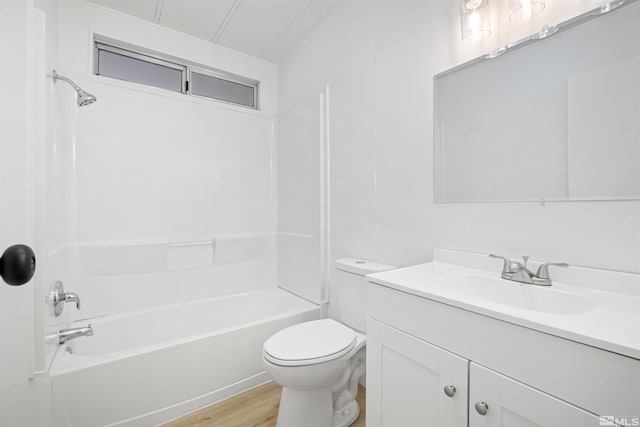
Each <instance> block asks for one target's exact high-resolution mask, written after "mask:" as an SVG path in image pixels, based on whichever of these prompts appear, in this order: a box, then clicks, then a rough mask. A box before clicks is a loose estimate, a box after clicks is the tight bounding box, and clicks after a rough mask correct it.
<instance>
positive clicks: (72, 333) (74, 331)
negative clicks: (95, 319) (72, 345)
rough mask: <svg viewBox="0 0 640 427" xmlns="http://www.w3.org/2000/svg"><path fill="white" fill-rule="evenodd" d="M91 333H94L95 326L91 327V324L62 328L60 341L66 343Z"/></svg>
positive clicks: (59, 334) (59, 333)
mask: <svg viewBox="0 0 640 427" xmlns="http://www.w3.org/2000/svg"><path fill="white" fill-rule="evenodd" d="M91 335H93V328H91V325H89V326H83V327H81V328H69V329H61V330H60V331H59V332H58V342H59V343H60V344H64V343H66V342H67V341H69V340H72V339H74V338H78V337H90V336H91Z"/></svg>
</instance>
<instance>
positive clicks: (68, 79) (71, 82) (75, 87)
mask: <svg viewBox="0 0 640 427" xmlns="http://www.w3.org/2000/svg"><path fill="white" fill-rule="evenodd" d="M51 76H52V77H53V82H54V83H56V81H57V80H62V81H65V82H67V83H69V84H70V85H71V86H72V87H73V88H74V89H75V91H76V92H78V91H80V90H82V89H81V88H80V86H78V85H77V84H75V83H74V82H73V80H71V79H70V78H67V77H65V76H61V75H60V74H58V73H56V70H53V74H52V75H51Z"/></svg>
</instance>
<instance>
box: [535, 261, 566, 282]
mask: <svg viewBox="0 0 640 427" xmlns="http://www.w3.org/2000/svg"><path fill="white" fill-rule="evenodd" d="M550 266H555V267H569V264H567V263H566V262H547V263H545V264H542V265H541V266H540V267H538V271H537V272H536V278H538V279H549V267H550Z"/></svg>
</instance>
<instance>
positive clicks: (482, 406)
mask: <svg viewBox="0 0 640 427" xmlns="http://www.w3.org/2000/svg"><path fill="white" fill-rule="evenodd" d="M476 411H478V413H479V414H480V415H487V411H489V405H487V402H478V403H476Z"/></svg>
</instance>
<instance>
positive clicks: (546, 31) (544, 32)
mask: <svg viewBox="0 0 640 427" xmlns="http://www.w3.org/2000/svg"><path fill="white" fill-rule="evenodd" d="M556 31H558V26H557V25H552V26H549V25H545V26H544V27H542V29H541V30H540V31H538V32H537V33H533V34H532V35H531V39H533V40H539V39H544V38H546V37H549V36H550V35H552V34H555V32H556Z"/></svg>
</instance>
